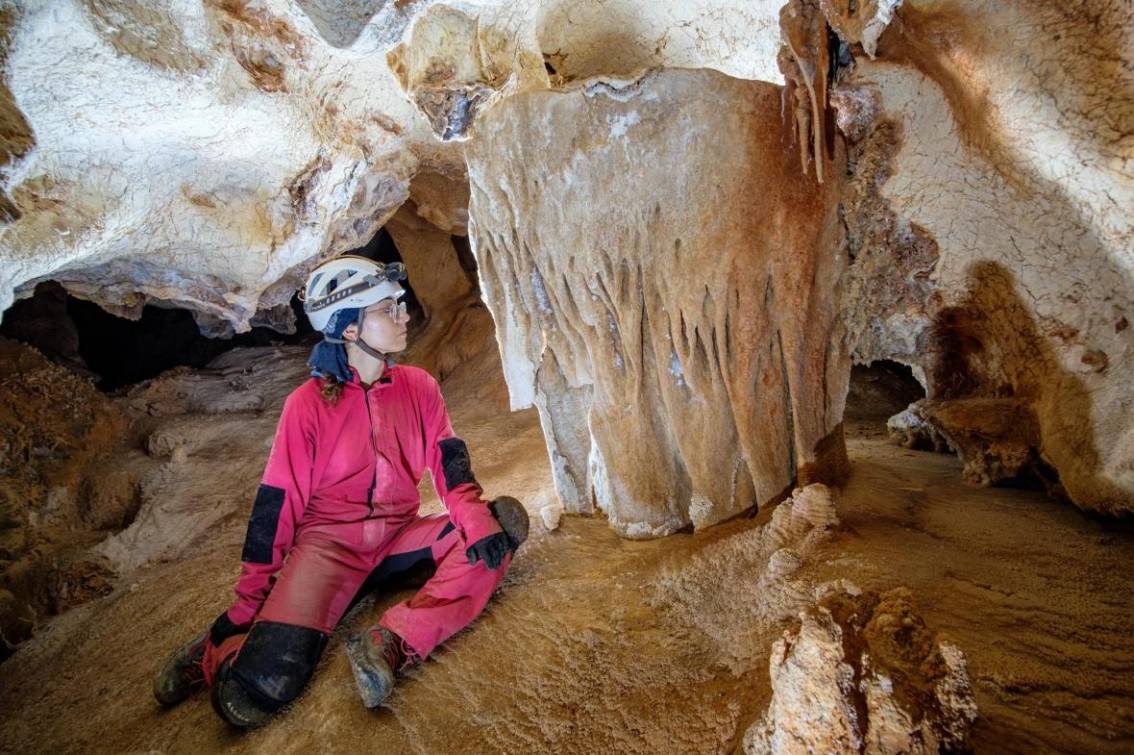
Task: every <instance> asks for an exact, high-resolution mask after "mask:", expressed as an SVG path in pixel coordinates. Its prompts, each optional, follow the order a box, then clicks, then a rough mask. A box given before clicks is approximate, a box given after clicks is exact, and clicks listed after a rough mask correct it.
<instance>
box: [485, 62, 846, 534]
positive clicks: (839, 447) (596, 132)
mask: <svg viewBox="0 0 1134 755" xmlns="http://www.w3.org/2000/svg"><path fill="white" fill-rule="evenodd" d="M780 118H781V115H780V93H779V90H778V89H777V88H776V87H773V86H771V85H767V84H761V83H756V82H744V81H739V80H736V79H731V78H728V77H726V76H723V75H721V74H718V73H715V72H710V71H676V70H669V71H661V72H657V73H653V74H649V75H646V76H644V77H642V78H639V79H635V80H630V81H602V80H595V81H591V82H588V83H586V84H583V85H580V86H577V87H574V88H572V89H570V90H565V91H556V92H548V93H527V94H520V95H516V96H514V97H512V98H510V99H508V100H506V101H504V102H502V103H500V104H498V105H496V106H495V107H494V108H493V109H492V110H490V111H489V112H488V113H487V114H485V115H484V116H483V117H482V119H481V120H480V121H479V122H478V124H477V137H476V139H475V141H474V142H472V143H471V144H470V146H469V150H468V160H469V178H470V181H471V184H472V198H471V202H470V216H471V224H470V233H471V236H472V238H473V240H474V242H475V249H476V253H477V257H478V263H479V266H480V276H481V283H482V287H483V294H484V297H485V301H486V302H487V303H488V305H489V307H490V308H491V309H492V310H493V312H494V313H495V315H496V321H497V335H498V338H499V341H500V347H501V353H502V356H503V360H504V365H505V376H506V379H507V381H508V385H509V389H510V391H511V396H512V403H513V407H514V408H521V407H525V406H530V405H533V404H534V405H535V406H537V407H538V408H539V410H540V417H541V420H542V422H543V426H544V431H545V435H546V437H547V439H548V451H549V453H550V455H551V458H552V465H553V468H554V470H555V475H556V486H557V489H558V491H559V495H560V497H561V498H562V499H563V502H564V505H565V506H566V507H567V509H568V510H569V511H576V512H578V511H584V512H585V511H590V510H591V508H592V502H594V503H595V504H597V505H598V507H599V508H600V509H602V510H603V511H605V512H606V513H607V514H608V515H609V517H610V521H611V524H612V525H613V526H614V527H615V529H617V530H618V531H619V532H620V533H622V534H624V535H627V536H630V537H650V536H658V535H664V534H668V533H670V532H673V531H675V530H677V529H680V528H681V527H683V526H685V525H687V524H689V523H692V524H693V525H694V526H695V527H703V526H706V525H709V524H713V523H714V522H717V521H720V520H721V519H724V518H726V517H728V516H731V515H733V514H736V513H738V512H739V511H742V510H744V509H746V508H748V507H750V506H752V505H753V504H754V503H757V502H766V501H769V500H771V499H773V498H775V497H776V496H777V495H779V494H780V493H782V492H784V491H785V489H786V488H788V487H789V486H790V485H791V484H792V481H793V479H795V478H796V477H797V476H798V477H799V478H800V480H801V481H803V482H810V481H820V480H824V479H826V480H827V481H832V482H834V481H838V480H839V479H840V476H841V473H842V472H843V470H844V469H845V465H846V460H845V450H844V448H843V441H842V436H841V427H840V426H839V421H840V419H841V415H842V401H843V398H844V396H845V394H846V386H847V380H848V376H849V367H850V359H849V354H848V353H846V352H844V351H843V350H842V349H841V348H840V347H839V344H840V342H841V339H840V337H839V331H838V325H837V322H836V316H835V315H836V313H835V308H834V290H835V283H836V281H837V280H838V277H839V274H840V272H841V268H842V259H841V258H839V257H837V256H835V255H831V254H830V253H829V252H828V251H827V250H829V249H831V248H832V247H835V246H837V243H838V242H837V233H838V231H839V227H838V222H837V218H836V215H835V202H834V201H833V191H832V187H833V184H831V183H828V184H825V185H820V184H818V183H817V181H816V180H815V179H814V178H813V177H810V176H807V175H804V174H803V173H802V172H801V171H800V167H799V163H798V158H797V157H796V155H795V154H794V153H792V152H791V151H789V150H785V149H784V148H783V147H781V145H780V144H779V142H778V138H777V140H775V141H771V142H770V143H769V142H768V141H765V140H763V139H754V138H753V135H757V134H779V133H780Z"/></svg>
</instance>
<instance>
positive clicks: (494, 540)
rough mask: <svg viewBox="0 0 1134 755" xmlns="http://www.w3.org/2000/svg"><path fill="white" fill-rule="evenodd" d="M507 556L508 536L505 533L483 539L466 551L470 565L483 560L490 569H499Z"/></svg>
mask: <svg viewBox="0 0 1134 755" xmlns="http://www.w3.org/2000/svg"><path fill="white" fill-rule="evenodd" d="M507 554H508V535H506V534H505V533H503V532H497V533H496V534H494V535H489V536H488V537H482V538H481V539H480V540H477V541H476V542H475V543H473V544H472V545H471V546H470V547H469V549H468V550H466V551H465V555H466V556H468V557H469V564H470V565H472V564H475V563H476V562H477V560H483V561H484V563H485V564H487V566H488V568H489V569H495V568H497V567H499V566H500V564H501V563H502V562H503V561H504V556H506V555H507Z"/></svg>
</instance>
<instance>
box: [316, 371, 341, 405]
mask: <svg viewBox="0 0 1134 755" xmlns="http://www.w3.org/2000/svg"><path fill="white" fill-rule="evenodd" d="M319 395H320V396H322V397H323V400H324V401H326V402H327V403H328V404H331V405H334V404H335V403H337V402H338V400H339V397H340V396H342V395H343V384H342V383H340V382H339V381H338V380H336V379H335V378H333V377H331V376H330V375H324V376H323V387H322V388H320V389H319Z"/></svg>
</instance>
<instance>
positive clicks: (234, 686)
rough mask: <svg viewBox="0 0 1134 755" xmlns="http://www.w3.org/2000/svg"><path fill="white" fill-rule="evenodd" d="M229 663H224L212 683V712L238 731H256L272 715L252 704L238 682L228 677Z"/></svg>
mask: <svg viewBox="0 0 1134 755" xmlns="http://www.w3.org/2000/svg"><path fill="white" fill-rule="evenodd" d="M230 663H231V661H225V664H224V665H223V666H221V670H220V671H218V672H217V678H216V681H215V682H214V683H213V694H212V702H213V710H215V711H216V712H217V715H218V716H220V717H221V718H223V719H224V720H225V721H227V722H228V723H229V724H231V725H232V726H235V727H236V728H238V729H258V728H259V727H261V726H263V725H264V724H266V723H267V722H268V721H269V720H270V719H271V717H272V714H271V713H269V712H267V711H265V710H264V709H263V708H261V707H259V706H258V705H256V704H255V703H254V702H252V699H251V698H249V697H248V693H247V692H245V691H244V687H242V686H240V682H238V681H236V680H235V679H233V678H232V677H231V676H230V675H229V670H228V666H229V664H230Z"/></svg>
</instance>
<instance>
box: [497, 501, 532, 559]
mask: <svg viewBox="0 0 1134 755" xmlns="http://www.w3.org/2000/svg"><path fill="white" fill-rule="evenodd" d="M488 508H489V509H490V510H491V511H492V515H493V516H494V517H496V521H497V522H498V523H499V524H500V529H502V530H504V534H506V535H507V536H508V545H509V547H511V549H512V552H513V553H514V552H515V551H516V549H517V548H519V547H520V545H521V544H522V543H523V542H524V541H525V540H527V539H528V512H527V510H526V509H525V508H524V506H523V504H522V503H520V502H519V501H517V500H516V499H515V498H512V497H511V496H507V495H502V496H500V497H499V498H496V499H494V500H493V501H492V503H490V504H488Z"/></svg>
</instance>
